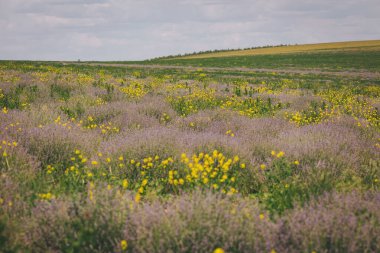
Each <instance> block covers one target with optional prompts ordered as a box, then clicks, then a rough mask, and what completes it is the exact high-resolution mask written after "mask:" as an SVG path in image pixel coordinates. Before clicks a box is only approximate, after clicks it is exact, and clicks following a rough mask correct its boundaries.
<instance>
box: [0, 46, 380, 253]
mask: <svg viewBox="0 0 380 253" xmlns="http://www.w3.org/2000/svg"><path fill="white" fill-rule="evenodd" d="M361 43H362V42H361ZM348 44H349V43H348ZM329 45H331V44H329ZM334 45H335V44H334ZM325 46H326V45H325ZM335 46H336V45H335ZM341 46H342V45H341ZM330 47H331V46H330ZM358 47H359V46H358V45H356V47H355V48H354V50H353V49H352V48H350V47H348V46H347V47H345V49H344V50H343V49H342V48H340V49H336V48H335V49H334V48H329V49H328V50H327V51H326V50H322V51H315V50H314V51H312V52H311V51H307V52H299V51H298V52H294V51H292V52H287V53H276V54H260V55H259V54H257V55H249V56H248V55H243V56H229V57H215V55H213V56H212V57H209V58H192V59H179V58H167V59H155V60H150V61H149V60H147V61H141V62H80V63H78V62H32V61H1V62H0V108H1V111H0V119H1V120H0V252H157V253H160V252H210V253H223V252H225V253H228V252H234V253H235V252H236V253H237V252H247V253H248V252H271V253H275V252H379V251H380V246H379V245H380V239H379V238H380V212H379V210H380V192H379V187H380V75H379V72H378V71H379V69H380V51H379V50H377V49H374V48H371V49H369V48H368V47H367V48H366V49H363V50H362V49H358ZM313 48H314V49H315V48H319V49H318V50H320V46H315V45H314V46H313ZM276 50H279V49H276ZM281 50H282V49H281ZM281 50H280V51H281ZM222 53H223V54H226V52H222ZM230 53H237V52H235V51H234V52H230ZM201 56H202V57H204V56H206V54H201Z"/></svg>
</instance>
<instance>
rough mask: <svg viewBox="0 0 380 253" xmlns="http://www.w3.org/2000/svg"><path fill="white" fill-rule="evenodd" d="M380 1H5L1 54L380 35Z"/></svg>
mask: <svg viewBox="0 0 380 253" xmlns="http://www.w3.org/2000/svg"><path fill="white" fill-rule="evenodd" d="M379 13H380V0H0V59H30V60H37V59H39V60H76V59H81V60H136V59H147V58H152V57H157V56H163V55H169V54H178V53H188V52H193V51H200V50H208V49H224V48H244V47H252V46H262V45H276V44H295V43H298V44H300V43H316V42H331V41H346V40H367V39H380V15H379Z"/></svg>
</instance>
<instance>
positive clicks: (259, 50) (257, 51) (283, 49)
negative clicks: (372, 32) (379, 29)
mask: <svg viewBox="0 0 380 253" xmlns="http://www.w3.org/2000/svg"><path fill="white" fill-rule="evenodd" d="M329 50H334V51H335V50H344V51H349V50H380V40H367V41H347V42H331V43H318V44H304V45H278V46H264V47H254V48H245V49H226V50H213V51H211V50H210V51H203V52H195V53H191V54H184V55H175V56H165V57H160V58H156V59H162V60H163V59H176V60H177V59H200V58H215V57H230V56H231V57H232V56H252V55H271V54H287V53H298V52H316V51H329Z"/></svg>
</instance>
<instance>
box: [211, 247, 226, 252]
mask: <svg viewBox="0 0 380 253" xmlns="http://www.w3.org/2000/svg"><path fill="white" fill-rule="evenodd" d="M213 253H224V250H223V249H222V248H216V249H215V250H214V251H213Z"/></svg>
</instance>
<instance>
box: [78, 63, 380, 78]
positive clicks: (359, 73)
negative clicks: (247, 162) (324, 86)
mask: <svg viewBox="0 0 380 253" xmlns="http://www.w3.org/2000/svg"><path fill="white" fill-rule="evenodd" d="M74 64H81V65H90V66H109V67H125V68H149V69H187V70H197V69H202V70H205V71H208V72H218V71H240V72H253V73H254V72H260V73H273V72H274V73H285V74H286V73H288V74H314V75H327V76H341V77H351V78H352V77H357V78H363V79H380V72H370V71H366V70H359V71H347V70H345V71H336V72H334V71H328V70H327V71H325V70H323V69H268V68H217V67H193V66H173V65H153V64H152V65H140V64H116V63H115V64H114V63H74Z"/></svg>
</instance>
